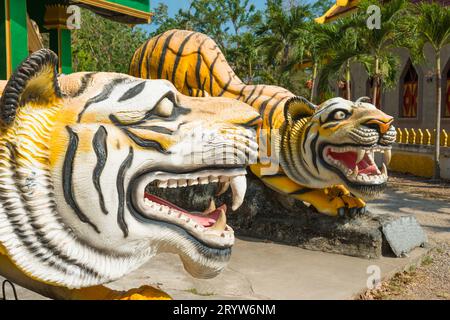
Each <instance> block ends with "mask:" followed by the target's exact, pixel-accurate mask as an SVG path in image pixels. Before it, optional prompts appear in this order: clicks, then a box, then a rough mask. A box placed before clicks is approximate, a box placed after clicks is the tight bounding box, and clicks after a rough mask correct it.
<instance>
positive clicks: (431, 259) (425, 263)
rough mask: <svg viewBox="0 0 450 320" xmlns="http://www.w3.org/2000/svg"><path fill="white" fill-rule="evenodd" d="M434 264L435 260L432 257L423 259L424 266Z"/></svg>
mask: <svg viewBox="0 0 450 320" xmlns="http://www.w3.org/2000/svg"><path fill="white" fill-rule="evenodd" d="M432 263H433V258H432V257H431V256H425V257H424V258H423V259H422V266H429V265H430V264H432Z"/></svg>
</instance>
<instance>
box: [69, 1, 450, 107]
mask: <svg viewBox="0 0 450 320" xmlns="http://www.w3.org/2000/svg"><path fill="white" fill-rule="evenodd" d="M334 3H335V1H333V0H318V1H315V2H314V3H312V4H306V2H304V1H302V0H290V1H286V0H266V7H265V9H264V10H263V11H260V10H257V9H256V8H255V6H254V5H252V4H251V1H250V0H195V1H192V2H191V4H190V7H189V8H188V9H187V10H179V11H178V12H177V13H176V14H175V15H174V16H169V14H168V8H167V5H166V4H164V3H159V5H158V6H157V7H156V8H155V10H154V11H155V16H154V19H153V24H155V25H156V29H155V31H154V32H152V33H151V34H150V35H148V36H155V35H156V34H160V33H162V32H164V31H167V30H169V29H174V28H178V29H188V30H195V31H198V32H202V33H205V34H207V35H209V36H210V37H212V38H213V39H214V40H215V41H216V42H217V43H218V45H219V47H220V48H221V50H222V51H223V52H224V54H225V56H226V57H227V59H228V62H229V63H230V65H231V66H232V68H233V69H234V70H235V71H236V73H237V75H238V76H239V77H240V78H241V79H242V80H243V81H245V82H247V83H266V84H275V85H279V86H283V87H285V88H287V89H289V90H291V91H292V92H294V93H296V94H299V95H304V96H306V97H309V98H312V99H313V100H316V99H315V98H316V97H317V96H320V97H321V99H320V100H322V99H323V98H324V97H329V96H330V95H331V90H332V89H333V88H334V87H335V84H336V83H337V82H338V81H341V80H349V75H350V73H349V72H348V70H349V67H348V66H349V65H350V63H355V62H358V63H361V64H362V65H363V66H364V67H365V69H366V71H367V73H368V75H369V77H371V78H372V79H373V80H374V81H373V82H374V83H375V84H376V86H378V89H383V90H386V89H389V88H392V87H393V86H394V84H395V81H396V79H397V70H398V64H399V58H398V57H397V55H396V54H395V51H394V50H392V49H393V48H396V47H399V46H402V47H407V48H409V49H410V50H411V52H412V54H413V57H414V58H415V60H417V61H418V60H419V58H420V56H421V55H422V54H423V45H424V43H425V42H431V43H432V46H434V47H442V44H443V43H448V42H449V41H450V40H449V39H450V31H449V28H450V27H449V26H450V20H449V19H450V18H449V15H448V8H445V9H444V8H443V7H441V6H439V5H437V4H436V5H435V7H433V8H432V9H428V11H426V10H425V9H422V11H423V12H422V13H419V11H418V10H419V8H422V6H418V5H414V6H413V5H410V4H409V1H405V0H391V1H382V0H363V1H361V2H360V9H359V10H358V11H357V12H354V13H353V14H351V15H350V16H347V17H345V18H341V19H338V20H336V21H334V22H333V23H328V24H324V25H320V24H317V23H316V22H315V21H314V18H316V17H319V16H321V15H322V14H324V13H325V12H326V11H327V10H328V9H329V8H330V7H331V6H332V5H333V4H334ZM373 4H375V5H377V6H379V7H380V8H381V24H380V27H381V28H380V29H374V30H371V29H369V28H368V27H367V25H366V21H367V18H368V14H367V12H366V9H367V8H368V6H369V5H373ZM430 8H431V7H430ZM445 12H446V13H445ZM444 13H445V14H444ZM446 14H447V15H446ZM418 15H419V16H420V18H417V16H418ZM430 22H431V23H430ZM83 23H84V26H83V28H82V29H81V30H79V31H76V32H74V50H75V54H74V57H75V69H77V70H113V71H120V72H126V70H127V67H128V62H129V60H130V57H131V55H132V53H133V52H134V50H135V48H136V47H138V46H139V45H140V44H141V43H143V42H144V41H145V39H146V38H147V37H148V36H146V35H145V33H144V32H142V31H141V29H139V28H130V27H128V26H124V25H121V24H118V23H114V22H111V21H108V20H105V19H103V18H99V17H97V16H95V15H93V14H91V13H90V12H87V11H83ZM438 23H440V24H441V25H446V26H447V29H445V30H443V29H436V28H435V27H434V26H435V25H437V24H438ZM93 30H95V32H93ZM417 39H419V41H416V40H417ZM433 39H437V40H436V41H435V42H433V41H434V40H433ZM311 83H312V84H313V85H312V87H313V88H316V87H317V88H319V91H320V92H319V93H317V92H315V91H314V89H313V90H311ZM317 83H318V85H317ZM314 84H316V85H314Z"/></svg>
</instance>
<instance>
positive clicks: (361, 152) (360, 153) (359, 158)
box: [356, 150, 366, 163]
mask: <svg viewBox="0 0 450 320" xmlns="http://www.w3.org/2000/svg"><path fill="white" fill-rule="evenodd" d="M365 155H366V151H365V150H358V154H357V157H356V163H360V162H361V161H362V159H364V156H365Z"/></svg>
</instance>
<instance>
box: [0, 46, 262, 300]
mask: <svg viewBox="0 0 450 320" xmlns="http://www.w3.org/2000/svg"><path fill="white" fill-rule="evenodd" d="M56 70H57V57H56V56H55V54H54V53H52V52H51V51H49V50H46V49H42V50H40V51H38V52H35V53H33V54H32V55H31V56H30V57H29V58H28V59H27V60H25V61H24V62H23V63H22V65H21V66H19V67H18V69H17V70H16V72H15V73H14V75H13V76H12V77H11V79H10V80H9V81H8V83H7V84H6V85H3V86H4V89H3V92H2V98H1V103H0V130H1V131H0V274H2V275H3V276H5V277H7V278H8V279H11V280H12V281H14V282H16V283H18V284H19V285H22V286H24V287H26V288H29V289H31V290H34V291H36V292H38V293H41V294H43V295H45V296H48V297H52V298H64V299H113V298H114V299H121V298H123V299H152V298H169V297H168V295H167V294H165V293H163V292H161V291H160V290H157V289H154V288H151V287H142V288H139V289H132V290H130V291H128V292H118V291H113V290H109V289H108V288H106V287H104V286H102V285H103V284H106V283H108V282H111V281H114V280H116V279H119V278H120V277H122V276H124V275H126V274H128V273H130V272H132V271H133V270H135V269H137V268H139V267H140V266H141V265H142V264H143V263H145V262H146V261H148V260H149V259H150V258H151V257H153V256H154V255H155V254H157V253H159V252H171V253H175V254H178V255H179V256H180V258H181V259H182V261H183V265H184V266H185V269H186V270H187V271H188V272H189V273H190V274H192V275H193V276H195V277H200V278H210V277H213V276H215V275H217V274H218V273H219V272H220V271H221V270H222V269H223V268H224V267H225V265H226V263H227V262H228V260H229V258H230V254H231V247H232V245H233V243H234V235H233V230H232V229H231V228H230V227H229V226H227V225H226V211H227V209H226V206H221V207H219V208H217V209H216V208H213V209H212V210H209V211H207V212H206V211H205V213H204V214H203V215H198V214H194V213H190V212H188V211H186V210H184V209H182V208H180V207H177V206H176V205H174V204H173V203H172V202H170V201H172V200H165V199H162V198H159V197H156V196H155V195H153V194H151V193H149V191H148V186H149V185H153V186H154V187H157V188H161V190H164V189H165V188H167V187H169V188H179V187H188V185H196V184H208V183H213V182H217V181H218V180H219V179H220V180H221V181H222V180H223V181H228V182H229V183H231V185H232V186H234V187H233V188H234V189H236V185H239V184H241V182H242V180H244V181H245V173H246V171H245V167H246V165H247V164H248V161H249V159H248V158H247V157H250V155H252V154H253V155H254V157H256V150H257V144H256V141H255V140H254V135H253V133H252V132H253V131H252V130H250V129H252V128H253V127H254V126H258V125H259V122H260V120H259V115H258V114H257V113H256V112H255V111H254V110H253V109H252V108H250V107H249V106H248V105H246V104H244V103H241V102H238V101H236V100H233V99H226V98H213V97H209V98H192V97H187V96H184V95H182V94H180V93H179V92H178V91H177V90H176V89H175V88H174V87H173V85H172V84H171V83H170V82H168V81H165V80H143V79H140V78H134V77H132V76H129V75H124V74H117V73H106V72H98V73H75V74H71V75H66V76H59V77H58V76H57V73H56ZM231 110H238V111H239V112H238V113H233V112H230V111H231ZM206 133H208V136H207V139H204V138H203V136H204V135H205V134H206ZM234 140H236V141H239V142H240V143H235V142H234ZM191 144H194V145H195V146H196V147H201V148H196V149H190V148H189V146H190V145H191ZM223 145H225V146H228V145H233V146H234V149H233V152H232V153H229V154H227V156H228V157H229V158H230V159H231V161H230V163H231V164H232V165H231V164H229V163H228V162H227V163H223V162H218V161H217V160H222V159H217V158H216V157H217V156H218V155H219V153H217V154H216V153H211V152H210V151H211V150H212V151H214V150H215V149H216V148H218V146H223ZM194 156H196V157H197V156H200V159H201V161H192V158H193V157H194ZM238 157H239V159H238ZM243 194H245V189H244V190H243V192H242V190H238V191H237V193H236V194H235V195H234V198H233V206H238V205H239V204H240V203H242V200H243ZM235 202H236V203H235Z"/></svg>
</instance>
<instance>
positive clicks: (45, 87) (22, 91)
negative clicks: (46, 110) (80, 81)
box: [0, 49, 61, 125]
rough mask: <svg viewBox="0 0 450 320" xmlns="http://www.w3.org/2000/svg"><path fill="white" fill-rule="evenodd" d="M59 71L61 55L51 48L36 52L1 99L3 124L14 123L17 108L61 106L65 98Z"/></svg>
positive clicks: (12, 78) (0, 114)
mask: <svg viewBox="0 0 450 320" xmlns="http://www.w3.org/2000/svg"><path fill="white" fill-rule="evenodd" d="M57 68H58V56H57V55H56V54H55V53H54V52H53V51H51V50H48V49H41V50H39V51H36V52H34V53H32V54H31V55H30V56H29V57H28V58H27V59H26V60H24V61H23V62H22V63H21V64H20V65H19V66H18V67H17V69H16V71H15V72H14V74H13V75H12V76H11V78H9V80H8V83H7V84H6V87H5V89H4V91H3V94H2V97H1V100H0V119H1V121H2V122H3V124H5V125H9V124H11V123H12V122H13V121H14V118H15V116H16V113H17V109H18V108H20V107H21V106H23V105H25V104H27V103H29V102H33V103H35V104H36V105H40V106H45V105H54V104H55V103H57V100H59V99H60V98H61V90H60V88H59V84H58V79H57V76H58V73H57Z"/></svg>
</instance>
